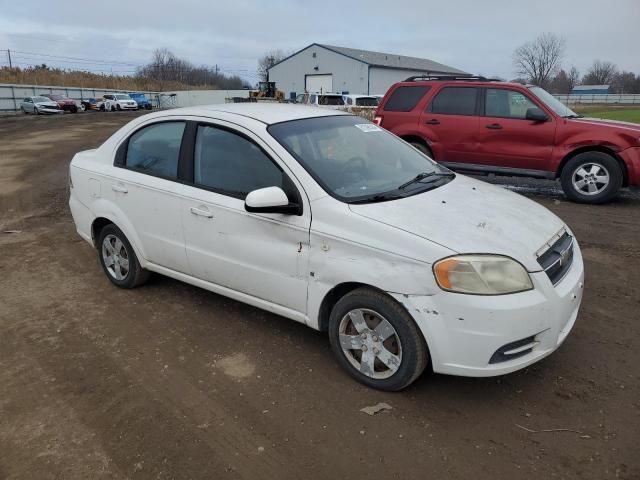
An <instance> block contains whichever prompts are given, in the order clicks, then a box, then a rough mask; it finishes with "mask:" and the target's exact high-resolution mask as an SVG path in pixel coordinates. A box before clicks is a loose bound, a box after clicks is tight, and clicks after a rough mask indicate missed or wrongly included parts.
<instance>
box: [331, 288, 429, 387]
mask: <svg viewBox="0 0 640 480" xmlns="http://www.w3.org/2000/svg"><path fill="white" fill-rule="evenodd" d="M329 340H330V342H331V348H332V350H333V352H334V354H335V355H336V357H337V359H338V362H339V363H340V365H341V366H342V368H344V369H345V370H346V371H347V372H348V373H349V374H350V375H351V376H352V377H354V378H355V379H356V380H358V381H359V382H361V383H364V384H365V385H367V386H369V387H373V388H377V389H380V390H388V391H396V390H402V389H403V388H405V387H407V386H408V385H410V384H411V383H412V382H413V381H414V380H415V379H416V378H418V377H419V376H420V374H421V373H422V372H423V371H424V369H425V367H426V366H427V364H428V360H429V353H428V350H427V345H426V343H425V341H424V338H423V337H422V334H421V333H420V331H419V330H418V327H417V325H416V323H415V322H414V320H413V318H411V316H410V315H409V314H408V313H407V311H406V310H405V309H404V308H402V306H401V305H399V304H398V303H397V302H396V301H395V300H393V299H392V298H390V297H388V296H387V295H385V294H383V293H381V292H378V291H376V290H373V289H369V288H359V289H357V290H354V291H352V292H350V293H348V294H347V295H345V296H344V297H342V298H341V299H340V300H339V301H338V303H336V305H335V307H334V308H333V310H332V312H331V316H330V319H329Z"/></svg>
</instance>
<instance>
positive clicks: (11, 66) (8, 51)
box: [7, 49, 13, 68]
mask: <svg viewBox="0 0 640 480" xmlns="http://www.w3.org/2000/svg"><path fill="white" fill-rule="evenodd" d="M7 56H8V57H9V68H13V64H12V63H11V50H9V49H7Z"/></svg>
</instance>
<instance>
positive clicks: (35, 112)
mask: <svg viewBox="0 0 640 480" xmlns="http://www.w3.org/2000/svg"><path fill="white" fill-rule="evenodd" d="M33 114H34V115H40V110H38V107H33Z"/></svg>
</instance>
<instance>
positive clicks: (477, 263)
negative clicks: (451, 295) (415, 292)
mask: <svg viewBox="0 0 640 480" xmlns="http://www.w3.org/2000/svg"><path fill="white" fill-rule="evenodd" d="M433 273H434V275H435V277H436V281H437V282H438V286H439V287H440V288H442V289H443V290H447V291H449V292H456V293H469V294H475V295H502V294H506V293H516V292H524V291H525V290H531V289H532V288H533V284H532V283H531V278H530V277H529V274H528V273H527V271H526V270H525V268H524V267H523V266H522V265H521V264H520V263H518V262H516V261H515V260H513V259H512V258H509V257H503V256H501V255H456V256H454V257H448V258H443V259H442V260H440V261H438V262H436V263H435V264H434V265H433Z"/></svg>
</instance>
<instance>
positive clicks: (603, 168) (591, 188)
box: [560, 152, 623, 204]
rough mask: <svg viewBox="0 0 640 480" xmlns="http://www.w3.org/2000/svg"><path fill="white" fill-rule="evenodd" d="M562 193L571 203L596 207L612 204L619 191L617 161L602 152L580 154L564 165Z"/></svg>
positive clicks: (619, 169) (620, 171)
mask: <svg viewBox="0 0 640 480" xmlns="http://www.w3.org/2000/svg"><path fill="white" fill-rule="evenodd" d="M560 182H561V184H562V190H563V191H564V193H565V195H566V196H567V197H568V198H569V199H570V200H572V201H574V202H578V203H591V204H600V203H606V202H609V201H611V200H613V199H614V198H615V197H616V196H617V195H618V193H619V191H620V188H622V183H623V173H622V168H621V167H620V164H619V163H618V161H617V160H616V159H615V158H613V157H612V156H611V155H608V154H606V153H603V152H584V153H580V154H578V155H576V156H575V157H573V158H572V159H571V160H569V161H568V162H567V164H566V165H565V166H564V169H563V170H562V175H561V177H560Z"/></svg>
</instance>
